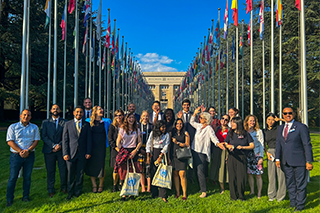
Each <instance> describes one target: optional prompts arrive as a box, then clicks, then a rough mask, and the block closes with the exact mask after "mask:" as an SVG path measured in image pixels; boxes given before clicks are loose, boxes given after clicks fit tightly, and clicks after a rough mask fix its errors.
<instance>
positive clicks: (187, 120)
mask: <svg viewBox="0 0 320 213" xmlns="http://www.w3.org/2000/svg"><path fill="white" fill-rule="evenodd" d="M188 122H189V119H188V113H186V123H188Z"/></svg>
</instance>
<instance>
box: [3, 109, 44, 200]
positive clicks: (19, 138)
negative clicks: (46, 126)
mask: <svg viewBox="0 0 320 213" xmlns="http://www.w3.org/2000/svg"><path fill="white" fill-rule="evenodd" d="M30 120H31V112H30V110H28V109H25V110H23V111H22V112H21V114H20V122H17V123H14V124H11V125H10V126H9V128H8V131H7V143H8V145H9V146H10V152H11V155H10V174H9V181H8V185H7V206H11V205H12V203H13V198H14V189H15V186H16V182H17V179H18V175H19V171H20V169H21V167H23V197H22V201H25V202H28V201H30V199H29V194H30V186H31V173H32V168H33V163H34V149H35V147H36V146H37V145H38V142H39V140H40V135H39V128H38V126H37V125H35V124H32V123H30Z"/></svg>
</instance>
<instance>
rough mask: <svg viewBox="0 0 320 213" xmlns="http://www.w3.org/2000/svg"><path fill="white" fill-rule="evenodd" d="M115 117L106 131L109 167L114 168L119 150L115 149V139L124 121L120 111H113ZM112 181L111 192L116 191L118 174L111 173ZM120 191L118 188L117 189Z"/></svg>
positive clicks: (122, 113)
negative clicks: (108, 145)
mask: <svg viewBox="0 0 320 213" xmlns="http://www.w3.org/2000/svg"><path fill="white" fill-rule="evenodd" d="M114 114H115V116H114V119H113V122H112V124H111V125H110V127H109V131H108V139H109V144H110V165H109V166H110V167H111V168H114V165H115V163H116V157H117V154H118V151H119V149H118V148H117V143H116V141H117V137H118V133H119V128H120V127H121V126H122V124H123V121H124V112H123V111H122V110H121V109H118V110H116V111H115V113H114ZM112 179H113V189H112V192H116V191H117V188H116V186H117V183H118V179H119V174H118V173H115V172H113V174H112ZM118 189H119V190H120V186H119V188H118Z"/></svg>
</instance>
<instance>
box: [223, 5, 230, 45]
mask: <svg viewBox="0 0 320 213" xmlns="http://www.w3.org/2000/svg"><path fill="white" fill-rule="evenodd" d="M228 14H229V12H228V0H227V4H226V10H225V11H224V18H223V22H224V29H223V31H224V34H223V38H224V39H226V38H227V35H228V24H229V17H228V16H229V15H228Z"/></svg>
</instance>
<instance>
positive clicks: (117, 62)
mask: <svg viewBox="0 0 320 213" xmlns="http://www.w3.org/2000/svg"><path fill="white" fill-rule="evenodd" d="M119 35H120V29H119V28H118V37H119ZM116 44H117V41H116ZM118 54H119V44H118V51H117V50H116V56H115V57H116V60H115V62H116V63H115V64H114V66H115V67H114V70H117V78H116V96H117V97H116V107H117V109H120V108H121V105H120V87H119V83H120V82H119V81H120V72H121V68H120V69H118V68H119V66H118V64H119V60H118V58H117V56H118Z"/></svg>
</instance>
